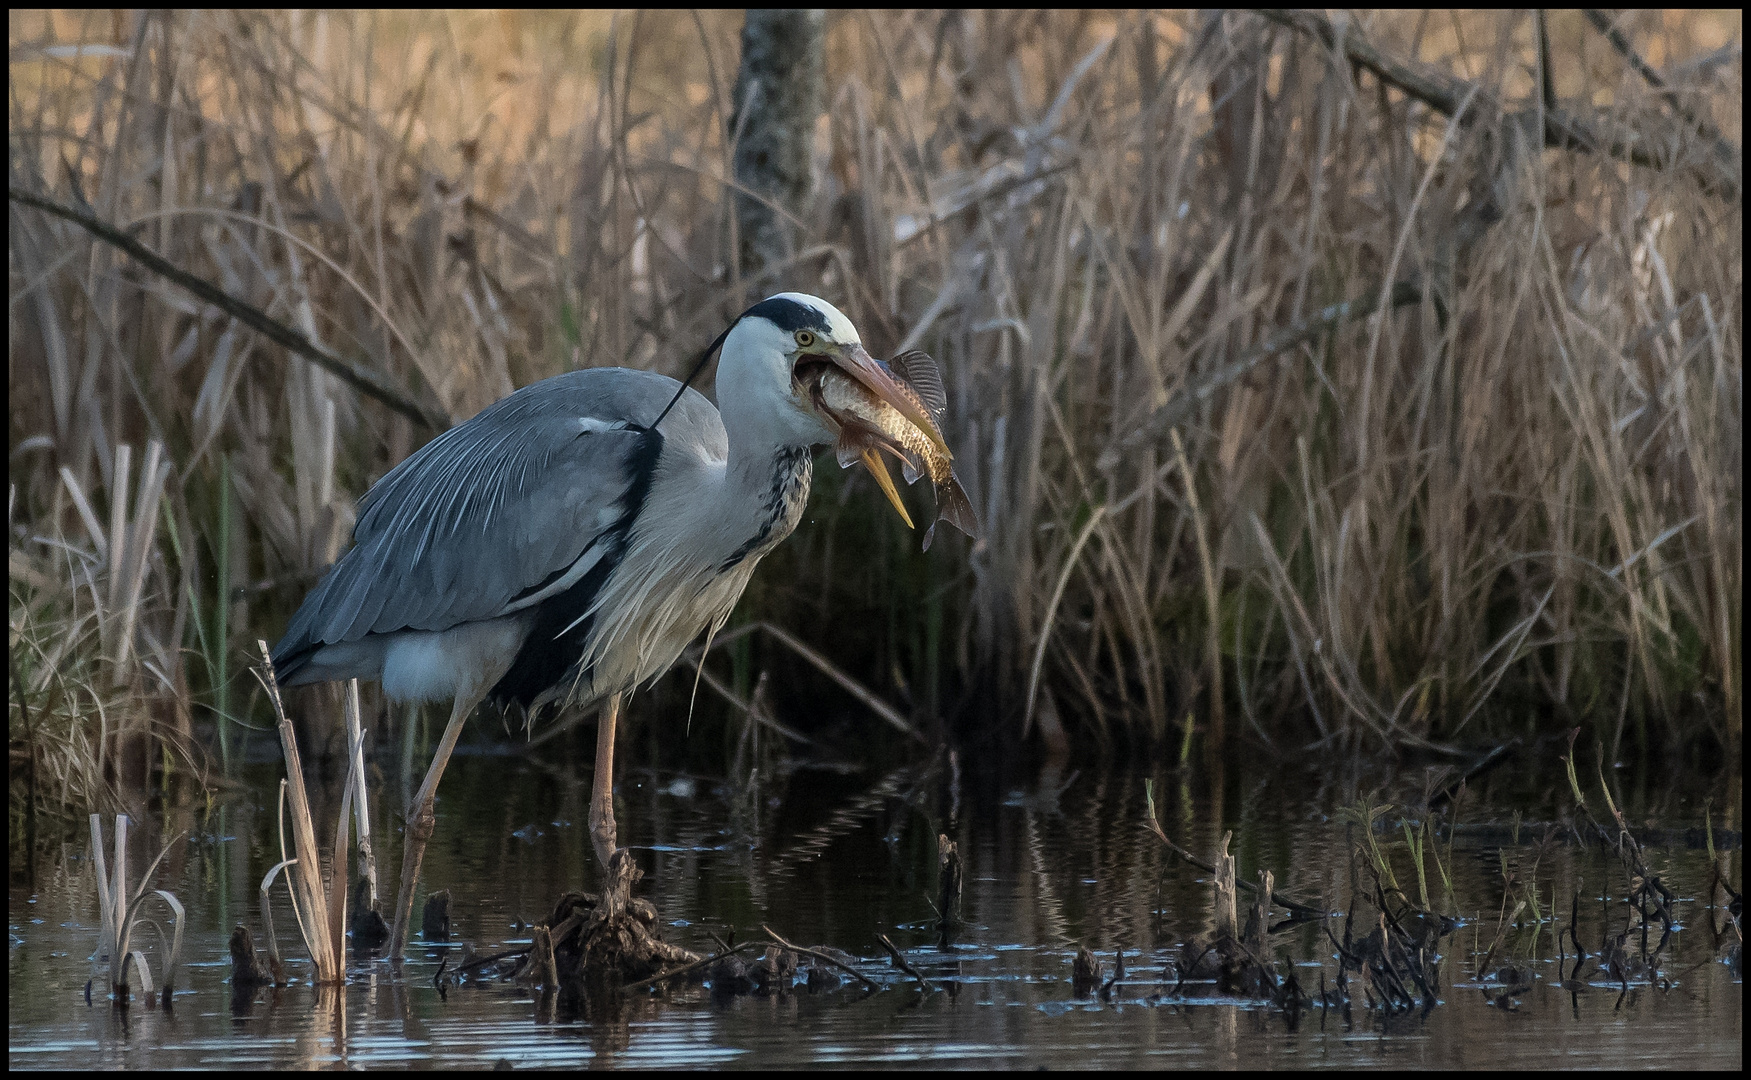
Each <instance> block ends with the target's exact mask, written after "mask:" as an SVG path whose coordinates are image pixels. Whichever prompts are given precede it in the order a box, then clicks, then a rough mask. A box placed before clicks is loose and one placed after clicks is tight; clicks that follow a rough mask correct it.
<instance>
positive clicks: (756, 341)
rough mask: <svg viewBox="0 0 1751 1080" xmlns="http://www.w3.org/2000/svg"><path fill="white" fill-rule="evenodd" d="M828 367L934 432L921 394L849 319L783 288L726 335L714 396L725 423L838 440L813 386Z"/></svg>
mask: <svg viewBox="0 0 1751 1080" xmlns="http://www.w3.org/2000/svg"><path fill="white" fill-rule="evenodd" d="M829 366H831V367H837V368H839V369H840V370H841V371H844V372H845V373H846V374H848V375H850V376H851V377H852V378H854V379H856V380H857V381H858V382H859V383H861V384H862V385H863V386H864V387H866V388H867V389H868V390H869V391H870V392H871V393H872V394H874V395H875V396H876V397H878V398H880V399H882V400H883V401H886V402H887V403H888V404H890V405H892V406H893V407H894V408H896V409H898V410H899V411H900V414H901V415H902V416H905V417H906V418H907V419H908V420H910V421H912V422H913V423H914V424H917V425H918V426H919V427H920V428H921V429H922V430H924V431H926V432H935V431H936V425H935V424H934V423H933V422H932V421H931V420H930V418H929V417H928V416H927V415H926V414H925V413H924V410H923V407H922V406H921V405H920V404H919V402H918V397H917V395H916V394H913V393H910V392H908V390H907V389H906V388H905V387H904V386H903V385H902V384H901V383H900V381H899V380H898V379H897V378H896V377H895V376H894V373H893V372H892V371H891V370H889V368H888V367H887V365H885V364H882V363H880V362H879V361H877V360H876V359H875V358H874V357H872V356H870V354H869V352H868V351H867V350H865V349H864V347H863V340H862V338H860V337H859V336H858V333H857V327H855V326H853V325H851V320H850V319H848V318H846V317H845V315H844V313H843V312H841V311H840V310H839V309H838V308H836V307H834V306H833V305H832V304H829V303H827V301H825V300H822V299H821V298H820V297H818V296H810V295H808V294H807V293H779V294H778V295H777V296H771V297H768V298H766V299H765V300H762V301H760V302H759V303H758V304H755V305H754V306H753V307H751V308H749V309H748V310H747V311H744V312H743V313H742V317H741V318H740V319H738V320H736V325H735V326H734V327H732V328H731V329H730V332H729V334H728V335H727V336H726V337H725V338H724V343H723V357H722V359H721V360H720V361H719V364H718V371H717V401H718V408H719V409H720V410H722V412H723V414H724V423H725V426H726V427H729V426H735V427H738V428H741V429H743V432H745V436H746V437H753V438H759V439H766V440H770V441H771V442H772V443H773V444H774V445H775V446H817V445H820V444H822V443H830V442H833V441H834V440H835V439H837V438H838V437H839V428H838V425H837V423H836V422H835V421H834V420H833V419H832V418H831V417H830V416H827V415H826V414H824V413H823V412H821V411H820V410H819V409H818V408H817V406H816V404H815V402H814V395H813V394H812V393H811V391H810V387H811V383H813V382H818V381H819V379H820V372H821V371H823V370H825V369H826V368H827V367H829ZM734 437H737V436H736V435H732V438H734Z"/></svg>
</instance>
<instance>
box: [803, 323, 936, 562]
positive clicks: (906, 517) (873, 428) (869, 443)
mask: <svg viewBox="0 0 1751 1080" xmlns="http://www.w3.org/2000/svg"><path fill="white" fill-rule="evenodd" d="M826 359H827V360H828V362H829V363H830V364H831V369H832V371H833V372H834V373H843V374H844V375H846V376H849V377H850V381H851V382H853V383H855V384H856V385H857V386H858V387H859V388H861V389H862V390H863V391H864V392H865V393H863V394H858V393H855V392H851V393H847V391H848V390H849V387H846V386H845V385H844V383H843V382H841V381H840V380H837V379H833V378H832V377H831V376H830V375H823V376H822V377H821V378H820V379H819V380H817V381H816V383H815V399H816V406H817V408H819V409H821V411H823V412H825V413H827V415H828V416H830V417H831V418H832V419H833V420H834V422H835V423H836V424H837V425H838V427H839V428H840V433H841V437H840V444H839V449H840V457H841V459H842V464H850V463H851V461H852V460H861V461H862V462H863V467H864V468H866V469H868V470H869V474H870V475H871V476H872V477H874V478H875V482H876V486H877V487H879V488H881V489H882V494H883V495H886V496H887V497H888V502H889V503H891V504H893V507H894V509H895V510H896V511H897V512H898V513H899V515H900V520H901V521H904V522H905V523H906V527H907V528H908V529H915V528H917V526H916V525H914V524H912V515H910V514H908V513H907V512H906V504H905V503H904V502H902V501H901V499H900V492H899V490H898V489H897V488H895V487H894V478H893V476H892V475H891V474H890V473H889V472H888V467H887V463H886V462H884V461H883V460H882V458H881V455H880V453H878V451H880V450H886V451H888V452H889V453H892V454H894V456H896V457H898V458H900V460H901V461H903V462H905V463H906V465H907V475H908V478H909V479H916V478H917V476H918V473H917V471H916V469H917V466H916V464H915V462H914V461H912V460H911V458H909V457H908V456H907V455H906V454H905V453H904V452H903V448H902V447H900V446H898V445H896V443H895V440H894V438H893V434H894V431H896V430H904V429H905V428H908V427H909V428H912V429H915V430H916V432H917V435H915V436H914V437H913V438H914V441H917V442H920V443H922V444H923V445H922V446H921V447H919V449H921V450H923V451H924V452H925V454H927V455H931V456H934V455H937V454H940V455H941V456H943V457H944V458H947V457H948V456H949V451H948V445H947V444H946V443H944V442H943V440H942V432H941V431H940V430H939V429H938V428H937V425H936V420H935V418H934V417H932V416H931V415H930V410H929V409H928V408H927V407H926V406H925V404H924V402H923V401H921V400H920V399H919V397H918V394H917V392H916V391H914V390H913V389H912V387H911V386H910V385H909V384H908V383H907V382H906V381H905V380H904V379H902V378H900V377H899V376H897V375H895V374H894V372H893V370H892V369H891V368H889V367H888V365H886V364H884V363H882V362H881V361H879V360H877V359H876V358H875V357H873V356H871V355H870V354H869V351H868V350H867V349H865V348H864V347H863V346H862V345H857V344H853V345H846V346H841V347H838V348H835V349H833V350H832V351H831V352H829V353H828V354H827V355H826ZM823 389H825V391H826V394H827V396H831V397H833V398H834V399H835V400H834V401H833V402H832V403H831V404H834V405H839V406H841V407H840V408H838V409H835V408H832V407H831V405H830V404H829V403H827V402H825V401H823V400H822V392H823ZM835 390H837V391H838V392H837V393H834V391H835ZM883 405H885V406H887V408H886V409H883V408H882V407H881V406H883ZM895 414H898V417H896V416H895ZM896 419H903V420H904V424H897V423H895V420H896ZM890 429H893V430H890ZM918 436H922V438H918Z"/></svg>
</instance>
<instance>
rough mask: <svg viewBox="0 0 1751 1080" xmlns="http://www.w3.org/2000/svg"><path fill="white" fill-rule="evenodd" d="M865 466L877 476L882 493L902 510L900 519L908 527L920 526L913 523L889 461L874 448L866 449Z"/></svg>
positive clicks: (895, 506)
mask: <svg viewBox="0 0 1751 1080" xmlns="http://www.w3.org/2000/svg"><path fill="white" fill-rule="evenodd" d="M863 467H864V468H866V469H868V470H869V474H870V475H871V476H873V477H875V482H876V486H877V487H879V488H881V489H882V494H883V495H886V496H887V497H888V501H889V502H891V503H893V504H894V509H895V510H898V511H899V512H900V520H901V521H904V522H905V523H906V527H907V528H908V529H916V528H917V527H918V526H916V525H914V524H912V515H911V514H908V513H907V512H906V504H905V503H903V502H901V501H900V492H899V491H898V490H897V489H895V487H894V477H893V476H892V474H890V473H889V472H888V463H887V462H885V461H883V460H882V456H881V455H880V454H878V453H876V452H875V451H874V450H865V451H864V452H863Z"/></svg>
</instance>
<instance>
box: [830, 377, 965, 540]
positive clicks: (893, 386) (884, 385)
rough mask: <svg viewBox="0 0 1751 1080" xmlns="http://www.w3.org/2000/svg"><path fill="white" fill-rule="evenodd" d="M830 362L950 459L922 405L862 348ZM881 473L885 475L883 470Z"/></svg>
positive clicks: (896, 501) (904, 384)
mask: <svg viewBox="0 0 1751 1080" xmlns="http://www.w3.org/2000/svg"><path fill="white" fill-rule="evenodd" d="M830 359H831V360H832V361H833V363H834V364H835V365H837V366H838V367H839V369H840V370H842V371H844V372H845V373H846V374H848V375H850V376H851V377H852V378H854V379H856V380H857V381H858V382H860V383H862V384H863V386H864V387H865V388H866V389H868V390H869V392H870V393H872V394H874V395H875V396H876V397H878V398H881V399H882V400H883V401H885V402H887V403H888V404H889V405H892V406H893V407H894V409H895V410H896V411H898V412H899V414H900V415H901V416H904V417H905V418H906V419H907V420H909V421H911V423H912V425H913V426H914V427H916V428H917V429H918V430H919V431H921V432H923V433H924V437H925V438H927V439H929V440H930V444H931V445H932V446H934V447H935V448H936V449H937V450H938V451H939V452H941V453H942V454H943V456H945V457H953V456H954V455H953V454H950V453H949V449H948V444H947V443H945V442H943V441H942V432H941V431H939V430H937V427H936V421H935V420H934V419H932V418H931V415H930V410H928V409H926V408H925V407H924V402H922V401H920V400H918V395H917V394H916V393H915V392H913V390H912V388H911V387H910V386H908V385H906V383H905V382H904V381H903V380H901V379H900V378H898V377H897V376H895V374H894V373H893V372H892V371H891V370H889V368H888V366H887V365H886V364H883V363H882V362H880V361H879V360H877V359H876V358H875V357H873V356H871V355H870V354H869V352H868V350H866V349H865V348H864V347H863V346H862V345H847V346H844V347H843V348H838V349H835V350H834V351H833V354H832V356H831V357H830ZM883 472H884V474H885V472H886V470H883ZM889 484H890V485H891V484H892V481H889ZM889 497H890V498H892V496H889ZM895 504H896V505H898V500H895ZM901 513H902V514H904V513H905V511H903V510H902V511H901Z"/></svg>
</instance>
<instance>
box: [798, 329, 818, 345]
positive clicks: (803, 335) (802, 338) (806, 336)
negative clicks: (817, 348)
mask: <svg viewBox="0 0 1751 1080" xmlns="http://www.w3.org/2000/svg"><path fill="white" fill-rule="evenodd" d="M796 343H797V346H798V347H799V348H803V349H806V348H808V347H809V346H811V345H813V344H814V343H815V335H813V334H811V333H809V332H808V331H807V330H798V331H797V332H796Z"/></svg>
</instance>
